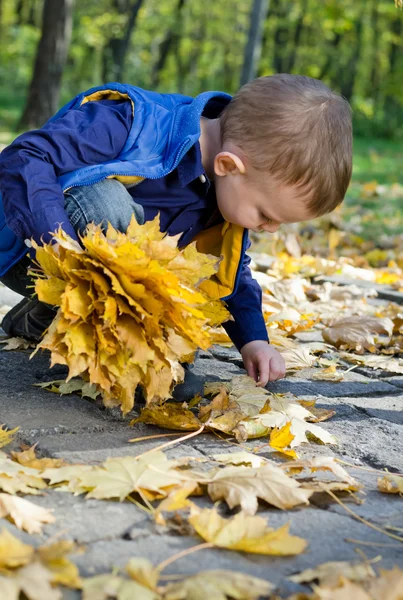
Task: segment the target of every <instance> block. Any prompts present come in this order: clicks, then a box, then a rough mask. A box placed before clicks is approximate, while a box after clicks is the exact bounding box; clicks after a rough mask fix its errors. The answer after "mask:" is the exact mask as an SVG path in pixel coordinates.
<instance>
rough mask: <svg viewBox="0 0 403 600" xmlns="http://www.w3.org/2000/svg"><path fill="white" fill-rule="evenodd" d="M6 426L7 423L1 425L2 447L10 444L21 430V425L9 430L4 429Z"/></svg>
mask: <svg viewBox="0 0 403 600" xmlns="http://www.w3.org/2000/svg"><path fill="white" fill-rule="evenodd" d="M4 427H5V425H0V448H2V447H3V446H7V444H10V443H11V442H12V441H13V439H14V437H15V434H16V433H17V431H18V430H19V427H15V428H14V429H10V430H9V431H7V430H6V429H4Z"/></svg>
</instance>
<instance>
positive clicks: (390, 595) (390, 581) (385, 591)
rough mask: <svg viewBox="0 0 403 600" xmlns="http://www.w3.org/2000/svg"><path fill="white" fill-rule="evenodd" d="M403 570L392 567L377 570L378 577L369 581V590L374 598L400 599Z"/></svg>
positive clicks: (402, 587) (402, 593) (382, 599)
mask: <svg viewBox="0 0 403 600" xmlns="http://www.w3.org/2000/svg"><path fill="white" fill-rule="evenodd" d="M402 590H403V571H402V570H401V569H399V568H398V567H394V568H393V569H391V570H390V571H386V570H385V569H380V570H379V577H378V578H377V579H376V580H374V581H372V582H371V585H370V588H369V592H370V594H371V596H372V598H375V600H402V596H403V592H402Z"/></svg>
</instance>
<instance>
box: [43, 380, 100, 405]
mask: <svg viewBox="0 0 403 600" xmlns="http://www.w3.org/2000/svg"><path fill="white" fill-rule="evenodd" d="M33 385H34V386H36V387H41V388H43V389H45V390H48V391H49V392H53V393H55V394H60V396H63V395H65V394H76V393H77V392H78V393H79V394H80V396H81V397H82V398H91V399H92V400H96V399H97V398H98V396H99V395H100V394H101V392H100V391H99V389H97V386H96V385H95V384H93V383H89V382H88V381H84V380H83V379H81V378H79V377H75V378H74V379H70V381H65V380H64V379H57V380H55V381H45V382H41V383H34V384H33Z"/></svg>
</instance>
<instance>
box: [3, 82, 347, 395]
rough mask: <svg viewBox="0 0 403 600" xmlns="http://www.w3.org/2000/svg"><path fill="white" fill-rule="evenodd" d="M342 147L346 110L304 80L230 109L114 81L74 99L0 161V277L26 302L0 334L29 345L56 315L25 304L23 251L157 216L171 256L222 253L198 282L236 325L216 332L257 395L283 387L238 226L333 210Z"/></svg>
mask: <svg viewBox="0 0 403 600" xmlns="http://www.w3.org/2000/svg"><path fill="white" fill-rule="evenodd" d="M351 146H352V132H351V111H350V107H349V105H348V103H347V101H346V100H344V99H343V98H341V97H340V96H338V95H336V94H335V93H333V92H332V91H331V90H329V89H328V88H327V87H326V86H325V85H324V84H322V83H321V82H319V81H317V80H314V79H310V78H308V77H303V76H297V75H285V74H284V75H274V76H271V77H261V78H259V79H256V80H254V81H252V82H250V83H248V84H246V85H245V86H243V87H242V88H241V89H240V90H239V92H238V93H237V94H236V95H235V96H234V97H233V98H232V99H231V97H230V96H228V95H227V94H224V93H221V92H205V93H203V94H200V95H199V96H197V97H196V98H195V99H193V98H189V97H185V96H181V95H179V94H157V93H155V92H148V91H145V90H142V89H140V88H136V87H134V86H130V85H121V84H116V83H112V84H108V85H105V86H101V87H98V88H93V89H92V90H89V91H88V92H86V93H84V94H80V95H79V96H77V97H76V98H74V99H73V100H72V101H71V102H70V103H69V104H67V105H66V106H65V107H63V108H62V109H61V110H60V111H59V112H58V113H57V114H56V115H55V117H53V118H52V119H51V120H50V121H49V122H48V123H46V125H44V127H42V129H40V130H37V131H32V132H28V133H26V134H24V135H22V136H20V137H19V138H17V139H16V140H15V141H14V142H13V143H12V144H11V145H10V146H9V147H8V148H6V149H5V150H4V151H3V152H2V154H1V155H0V193H1V196H2V204H3V207H4V216H5V219H4V218H3V219H2V218H1V217H2V214H1V212H2V211H1V212H0V231H1V233H0V280H1V281H2V282H3V283H4V284H5V285H7V286H8V287H10V288H12V289H14V290H15V291H17V292H19V293H22V294H23V295H25V296H26V298H24V300H22V302H20V304H19V305H17V306H16V307H14V308H13V309H12V310H11V311H10V312H9V313H8V314H7V315H6V317H5V318H4V320H3V323H2V326H3V329H4V330H5V331H6V333H7V334H8V335H19V336H24V337H27V338H30V339H33V340H39V339H40V337H41V334H42V333H43V331H44V330H45V329H46V327H47V326H48V325H49V323H50V321H51V320H52V318H53V316H54V314H55V313H54V309H53V308H52V307H49V306H47V305H44V304H43V303H40V302H38V301H37V300H34V299H30V298H29V296H30V295H31V293H32V288H29V287H28V288H27V285H29V284H30V282H29V279H28V277H27V275H26V269H27V266H28V265H29V259H28V258H27V257H26V256H25V254H26V251H27V248H26V246H24V241H25V243H26V244H27V245H29V240H30V239H31V237H33V238H34V239H35V240H36V241H38V242H39V241H40V240H41V239H43V240H44V241H45V242H48V241H49V240H50V239H51V236H50V233H49V232H52V231H54V230H55V229H57V228H58V226H59V224H61V226H62V227H63V229H64V230H65V231H66V232H67V233H68V234H69V235H71V236H72V237H74V238H76V239H77V233H78V232H83V231H84V230H85V227H86V225H87V223H89V222H91V221H95V222H96V223H103V224H106V223H107V222H108V221H109V222H111V223H112V225H113V226H114V227H115V228H118V229H120V230H122V231H125V230H126V228H127V225H128V224H129V221H130V218H131V216H132V214H133V213H134V214H135V216H136V219H137V221H138V222H140V223H143V222H144V221H145V220H149V219H152V218H154V217H155V215H156V214H157V213H158V212H159V213H160V219H161V230H162V231H167V232H168V233H169V234H171V235H174V234H178V233H182V236H181V237H180V240H179V245H180V246H185V245H187V244H188V243H190V242H191V241H193V240H196V241H197V245H198V249H199V250H201V251H204V252H208V253H215V254H217V255H218V256H219V255H222V256H223V260H222V262H221V263H220V268H219V272H218V274H217V276H215V278H214V280H212V281H209V282H208V283H207V285H208V286H210V288H209V291H210V293H212V294H213V295H215V296H218V297H221V298H223V299H224V300H225V301H226V303H227V306H228V309H229V310H230V312H231V314H232V316H233V318H234V321H230V322H228V323H226V324H225V329H226V331H227V333H228V334H229V335H230V337H231V339H232V341H233V342H234V344H235V345H236V346H237V348H238V350H239V351H240V352H241V355H242V358H243V362H244V365H245V368H246V370H247V372H248V374H249V375H251V376H252V377H254V378H255V380H256V381H258V382H259V384H260V385H266V383H267V382H268V381H274V380H276V379H278V378H280V377H283V376H284V374H285V365H284V360H283V359H282V357H281V355H280V354H279V353H278V352H277V351H276V350H275V349H274V348H272V346H270V344H269V341H268V337H267V332H266V327H265V324H264V320H263V316H262V311H261V290H260V288H259V286H258V284H257V282H256V281H255V280H253V279H252V277H251V273H250V269H249V266H248V264H249V262H250V260H249V259H248V257H246V255H245V250H246V249H247V248H248V247H249V245H250V243H249V242H248V235H247V230H248V229H252V230H254V231H266V232H268V233H272V232H274V231H276V230H277V229H278V227H279V226H280V224H281V223H292V222H298V221H305V220H308V219H312V218H315V217H317V216H320V215H323V214H325V213H328V212H330V211H332V210H333V209H334V208H335V207H336V206H337V205H338V204H339V203H340V202H342V200H343V198H344V195H345V193H346V189H347V186H348V184H349V181H350V177H351ZM2 224H3V228H2V229H1V225H2ZM193 377H194V376H193ZM185 384H189V385H188V388H186V385H185V387H183V386H182V388H181V389H182V391H183V393H184V396H187V395H189V396H191V395H194V393H195V391H196V389H195V386H196V387H197V386H199V389H200V385H201V384H200V382H199V383H197V382H195V381H193V382H192V374H191V371H188V373H187V375H186V378H185ZM193 384H194V385H193ZM192 386H193V388H192ZM178 388H180V386H178V387H177V389H178ZM185 388H186V389H185ZM199 389H198V390H197V391H199ZM174 396H175V394H174ZM184 396H183V395H182V396H181V395H180V394H179V397H180V399H186V398H185V397H184Z"/></svg>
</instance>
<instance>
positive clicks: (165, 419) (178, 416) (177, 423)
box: [131, 402, 202, 431]
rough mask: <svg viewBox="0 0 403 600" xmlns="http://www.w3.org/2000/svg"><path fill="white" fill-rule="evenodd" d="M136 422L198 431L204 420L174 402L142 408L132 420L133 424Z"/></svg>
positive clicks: (164, 427) (165, 427)
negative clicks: (138, 414)
mask: <svg viewBox="0 0 403 600" xmlns="http://www.w3.org/2000/svg"><path fill="white" fill-rule="evenodd" d="M135 423H147V424H148V425H157V426H158V427H161V428H163V429H177V430H184V431H197V429H200V427H201V426H202V422H201V421H199V419H198V418H197V417H196V415H195V414H194V413H193V412H192V411H191V410H189V409H188V408H185V407H183V406H181V405H180V404H177V403H174V402H165V403H164V404H161V405H157V404H153V405H151V406H146V407H145V408H143V409H142V411H141V413H140V416H139V417H138V418H137V419H134V420H133V421H131V424H133V425H134V424H135Z"/></svg>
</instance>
